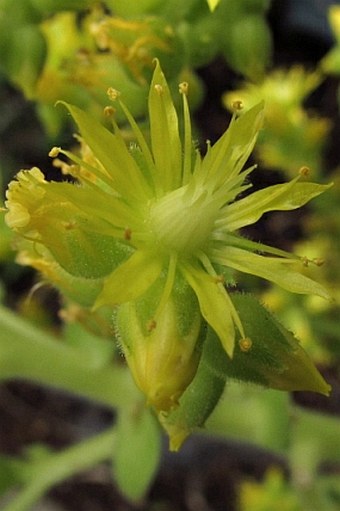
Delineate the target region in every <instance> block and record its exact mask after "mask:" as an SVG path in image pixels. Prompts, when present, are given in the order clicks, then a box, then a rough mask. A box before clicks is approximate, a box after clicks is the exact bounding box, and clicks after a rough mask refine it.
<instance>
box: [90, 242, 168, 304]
mask: <svg viewBox="0 0 340 511" xmlns="http://www.w3.org/2000/svg"><path fill="white" fill-rule="evenodd" d="M162 267H163V264H162V260H161V259H160V258H156V257H155V256H154V255H153V254H150V253H149V252H143V251H140V250H138V251H137V252H135V253H134V254H133V255H132V256H131V257H130V258H129V259H128V260H127V261H126V262H124V263H123V264H121V265H120V266H119V267H118V268H117V269H116V270H115V271H114V272H113V273H111V275H110V276H109V277H107V279H105V281H104V286H103V289H102V291H101V293H100V294H99V296H98V298H97V301H96V303H95V308H97V307H100V306H102V305H119V304H121V303H125V302H130V301H131V300H135V299H136V298H138V297H139V296H141V295H142V294H143V293H145V291H147V289H148V288H149V287H150V286H151V284H153V282H154V281H155V280H156V279H157V277H158V276H159V275H160V273H161V271H162Z"/></svg>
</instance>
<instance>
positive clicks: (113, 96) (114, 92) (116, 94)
mask: <svg viewBox="0 0 340 511" xmlns="http://www.w3.org/2000/svg"><path fill="white" fill-rule="evenodd" d="M106 94H107V95H108V96H109V98H110V99H111V101H116V99H117V98H119V96H120V92H119V91H118V90H117V89H114V88H113V87H109V88H108V89H107V92H106Z"/></svg>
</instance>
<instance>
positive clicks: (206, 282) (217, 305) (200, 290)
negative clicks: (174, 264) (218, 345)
mask: <svg viewBox="0 0 340 511" xmlns="http://www.w3.org/2000/svg"><path fill="white" fill-rule="evenodd" d="M181 271H182V273H183V275H184V277H185V278H186V280H187V282H188V283H189V285H190V286H191V287H192V289H193V290H194V291H195V293H196V295H197V298H198V302H199V305H200V309H201V312H202V315H203V317H204V319H205V320H206V321H207V322H208V323H209V325H210V326H211V327H212V328H213V330H215V332H216V334H217V335H218V336H219V338H220V339H221V342H222V344H223V347H224V349H225V350H226V352H227V354H228V355H229V356H230V357H232V355H233V350H234V340H235V328H234V322H233V317H232V316H233V310H231V303H230V300H229V299H228V295H227V292H226V291H225V289H224V288H223V287H222V286H221V285H219V284H218V283H217V282H216V281H215V280H214V278H213V277H212V276H211V275H209V274H207V273H206V272H205V271H203V270H200V269H198V268H196V267H194V266H192V265H190V266H189V265H187V266H181Z"/></svg>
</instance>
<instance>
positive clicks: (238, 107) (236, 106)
mask: <svg viewBox="0 0 340 511" xmlns="http://www.w3.org/2000/svg"><path fill="white" fill-rule="evenodd" d="M231 107H232V109H233V111H234V112H240V111H241V110H242V109H243V102H242V101H241V100H240V99H237V100H236V101H233V103H232V105H231Z"/></svg>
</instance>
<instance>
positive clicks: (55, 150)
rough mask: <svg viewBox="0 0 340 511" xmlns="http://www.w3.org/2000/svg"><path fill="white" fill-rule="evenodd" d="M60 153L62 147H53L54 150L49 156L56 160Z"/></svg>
mask: <svg viewBox="0 0 340 511" xmlns="http://www.w3.org/2000/svg"><path fill="white" fill-rule="evenodd" d="M60 151H61V147H52V149H51V150H50V152H49V153H48V156H50V157H51V158H56V157H57V156H59V153H60Z"/></svg>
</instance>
